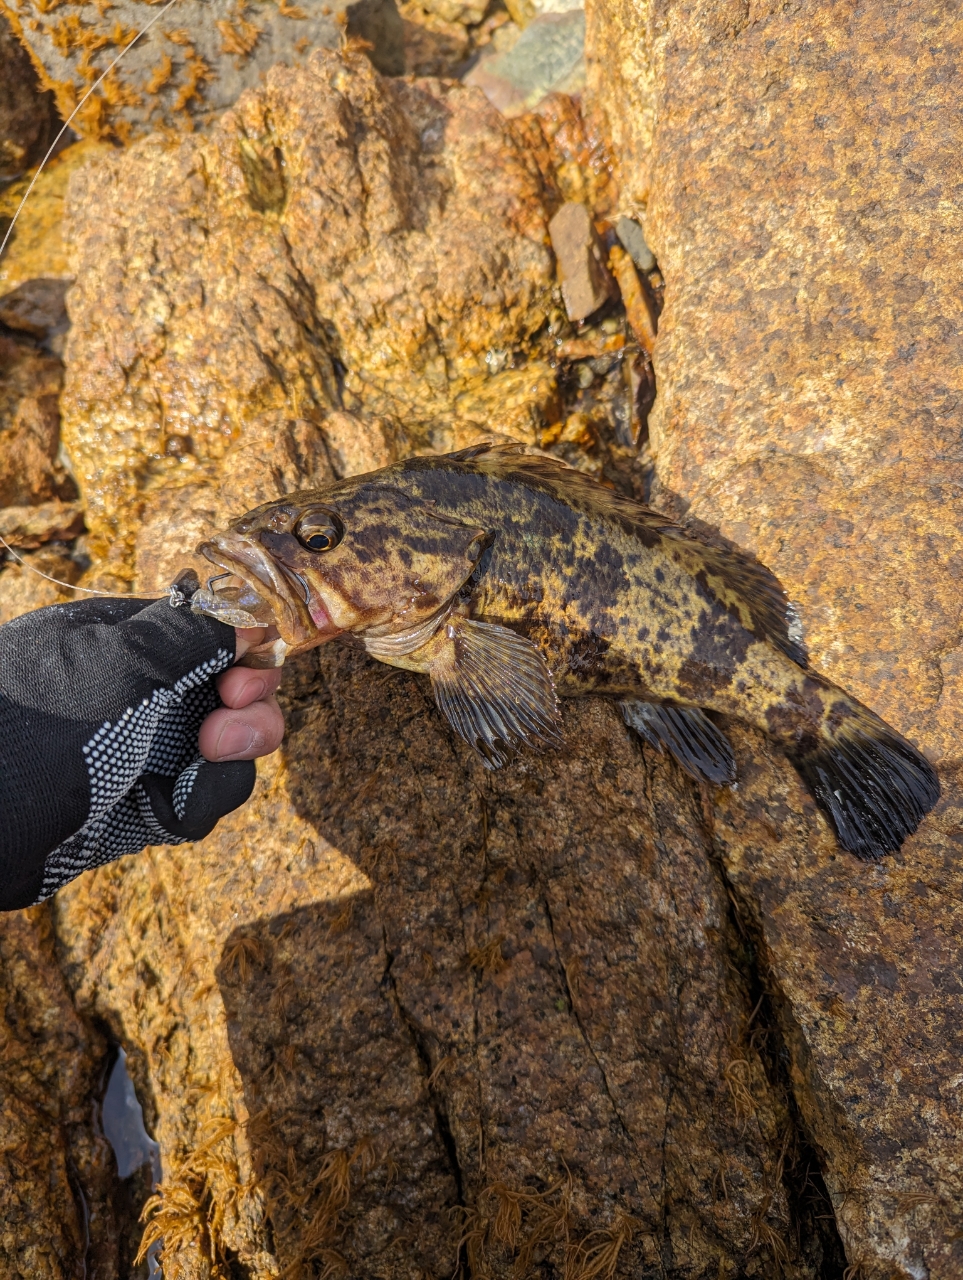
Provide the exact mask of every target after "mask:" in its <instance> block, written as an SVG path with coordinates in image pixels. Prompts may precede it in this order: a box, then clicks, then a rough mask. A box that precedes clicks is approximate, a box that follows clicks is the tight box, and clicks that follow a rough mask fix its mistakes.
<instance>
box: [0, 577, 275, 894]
mask: <svg viewBox="0 0 963 1280" xmlns="http://www.w3.org/2000/svg"><path fill="white" fill-rule="evenodd" d="M238 634H239V633H237V632H235V630H234V628H233V627H228V626H225V625H224V624H223V623H221V622H216V621H214V620H213V619H211V618H206V617H200V616H198V615H196V614H192V613H191V612H190V611H189V610H187V609H172V608H171V607H170V604H169V602H168V601H167V600H160V601H156V602H151V601H145V600H136V599H130V600H126V599H93V600H85V601H81V602H79V603H76V604H65V605H53V606H51V607H50V608H46V609H39V610H37V611H36V612H34V613H28V614H24V615H23V616H22V617H20V618H17V619H15V620H14V621H13V622H10V623H7V624H6V625H5V626H3V627H0V910H12V909H15V908H18V907H23V906H29V905H30V904H32V903H34V902H39V901H41V900H42V899H44V898H46V897H49V896H50V894H52V893H54V892H55V891H56V890H57V889H59V888H60V886H61V885H63V884H66V883H67V881H68V880H71V879H73V878H74V876H77V875H79V874H80V873H81V872H82V871H85V870H87V869H88V868H89V867H96V866H99V865H101V864H102V863H104V862H110V861H111V860H113V859H114V858H118V857H120V856H121V855H122V854H126V853H135V852H137V851H138V850H140V849H143V848H144V847H145V846H146V845H151V844H182V843H184V842H185V841H188V840H198V839H200V838H201V837H203V836H205V835H207V834H208V833H209V832H210V831H211V830H213V828H214V826H215V824H216V823H217V821H218V819H219V818H221V817H223V816H224V814H226V813H228V812H230V810H232V809H235V808H237V806H238V805H240V804H243V803H244V801H245V800H246V799H247V798H248V796H249V795H250V794H251V790H252V788H253V786H254V779H255V767H254V763H253V761H252V760H251V759H250V758H238V757H250V756H254V755H259V754H265V752H266V751H271V750H273V749H274V748H275V747H276V746H277V745H278V743H279V741H280V737H281V732H282V731H283V724H282V723H281V720H280V713H279V712H278V710H277V707H276V706H275V705H273V704H268V703H264V702H260V703H257V704H256V705H251V706H250V707H248V709H247V711H243V712H242V711H235V712H232V711H229V710H227V709H225V708H222V700H221V697H219V692H218V685H220V688H221V690H222V692H224V696H225V701H227V702H228V703H229V704H230V705H231V706H233V707H244V706H246V704H247V703H249V702H250V703H253V702H254V699H256V698H260V697H263V696H264V692H265V691H267V692H269V693H270V692H272V691H273V689H274V687H276V684H277V675H276V673H274V672H269V671H248V670H246V669H242V668H237V669H235V670H233V671H230V672H228V671H227V669H228V668H229V667H231V665H232V663H233V662H234V660H235V657H236V656H239V655H238V647H239V642H238V639H237V637H238ZM240 634H243V633H240ZM245 647H246V645H245ZM222 672H227V674H225V675H219V673H222ZM252 686H253V692H250V690H251V688H252ZM217 708H221V709H220V710H218V709H217ZM199 735H200V749H199ZM202 750H203V752H204V755H202V754H201V751H202ZM205 755H206V756H207V757H209V758H208V759H205ZM225 756H227V757H228V758H227V759H226V760H225V759H224V757H225Z"/></svg>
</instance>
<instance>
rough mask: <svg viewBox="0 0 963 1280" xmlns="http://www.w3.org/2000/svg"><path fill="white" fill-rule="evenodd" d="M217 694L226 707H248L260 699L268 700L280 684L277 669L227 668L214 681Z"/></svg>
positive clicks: (278, 669) (279, 675) (279, 672)
mask: <svg viewBox="0 0 963 1280" xmlns="http://www.w3.org/2000/svg"><path fill="white" fill-rule="evenodd" d="M215 683H216V685H217V692H218V693H219V694H220V696H221V701H222V702H223V703H224V705H225V706H226V707H234V708H237V709H240V708H241V707H248V706H250V705H251V703H252V702H257V701H258V700H259V699H261V698H269V697H270V696H271V694H272V693H274V692H275V691H276V690H277V687H278V685H279V684H280V683H281V671H280V668H277V667H268V668H265V669H263V670H261V669H258V668H255V667H229V668H228V670H227V671H222V672H221V674H220V675H219V676H218V677H217V680H216V681H215Z"/></svg>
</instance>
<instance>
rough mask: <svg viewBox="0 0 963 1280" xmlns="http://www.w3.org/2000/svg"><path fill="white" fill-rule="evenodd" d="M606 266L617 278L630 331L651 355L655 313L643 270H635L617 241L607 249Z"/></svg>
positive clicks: (653, 344)
mask: <svg viewBox="0 0 963 1280" xmlns="http://www.w3.org/2000/svg"><path fill="white" fill-rule="evenodd" d="M609 266H610V267H611V268H612V274H613V275H614V276H615V279H616V280H617V281H618V285H619V292H620V293H621V295H622V305H623V306H624V307H625V315H626V319H627V320H628V322H629V324H630V325H631V326H632V332H633V333H634V334H635V337H636V339H637V341H638V344H639V346H640V347H641V348H642V350H643V351H644V352H645V354H646V355H647V356H649V357H651V355H652V352H653V350H654V348H655V338H656V328H657V325H658V315H657V312H656V309H655V303H654V302H653V299H652V294H651V291H650V290H649V285H648V281H647V280H646V278H645V274H644V273H640V272H638V271H636V269H635V263H634V262H633V261H632V259H631V258H630V257H629V255H628V254H627V253H626V252H625V250H624V249H620V248H619V246H618V245H617V244H615V245H613V246H612V248H611V249H610V250H609Z"/></svg>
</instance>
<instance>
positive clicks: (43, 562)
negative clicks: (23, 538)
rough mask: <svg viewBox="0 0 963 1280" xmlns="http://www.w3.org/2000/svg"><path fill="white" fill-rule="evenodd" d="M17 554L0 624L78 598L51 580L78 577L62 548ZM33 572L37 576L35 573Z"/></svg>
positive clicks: (0, 575) (1, 599) (3, 568)
mask: <svg viewBox="0 0 963 1280" xmlns="http://www.w3.org/2000/svg"><path fill="white" fill-rule="evenodd" d="M5 554H6V553H5ZM17 554H18V555H19V556H20V560H21V561H22V562H23V563H19V562H18V561H16V560H14V559H13V558H12V557H10V558H7V559H6V563H2V564H0V625H2V624H3V623H4V622H11V621H12V620H13V619H14V618H19V617H20V615H21V614H22V613H29V612H31V610H33V609H43V608H45V607H46V606H47V605H48V604H64V603H66V602H67V601H69V600H76V599H78V598H79V597H78V595H77V593H76V592H75V591H70V590H69V589H68V588H67V587H63V586H58V585H57V582H56V581H51V579H57V580H59V582H61V583H69V584H73V583H76V582H77V581H78V579H79V578H80V575H81V572H82V570H81V565H80V564H79V563H78V561H77V560H74V559H73V558H72V557H71V556H69V555H67V554H66V553H65V552H64V550H63V549H62V548H54V547H43V548H42V549H41V550H39V551H32V552H31V551H26V552H18V553H17ZM35 569H36V570H39V573H35V572H34V570H35ZM40 574H43V575H45V576H44V577H41V576H40ZM0 932H2V930H0Z"/></svg>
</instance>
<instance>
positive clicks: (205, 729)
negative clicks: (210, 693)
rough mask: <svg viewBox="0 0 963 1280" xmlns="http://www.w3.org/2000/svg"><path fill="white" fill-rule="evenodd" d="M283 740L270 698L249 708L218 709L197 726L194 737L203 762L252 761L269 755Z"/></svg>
mask: <svg viewBox="0 0 963 1280" xmlns="http://www.w3.org/2000/svg"><path fill="white" fill-rule="evenodd" d="M283 737H284V717H283V716H282V715H281V709H280V707H279V706H278V704H277V703H276V702H275V700H274V699H273V698H266V699H261V700H260V701H258V702H252V703H251V705H250V706H248V707H243V708H241V709H237V708H235V707H218V709H217V710H216V711H212V712H211V714H210V715H209V716H207V718H206V719H205V720H204V723H203V724H202V725H201V729H200V733H199V734H198V736H197V743H198V747H199V748H200V752H201V755H202V756H204V758H205V759H206V760H212V761H216V760H254V759H256V758H257V757H258V756H266V755H270V754H271V752H272V751H276V750H277V748H278V747H279V746H280V745H281V739H282V738H283Z"/></svg>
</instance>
